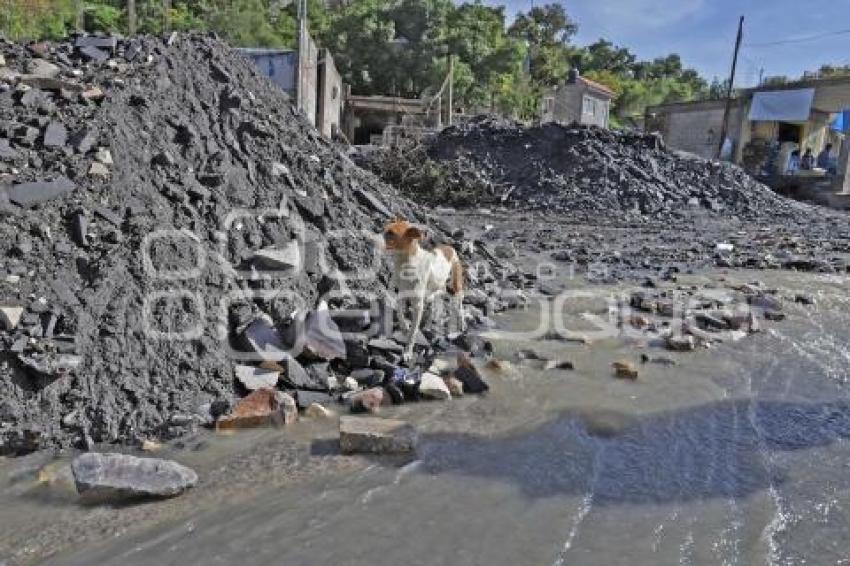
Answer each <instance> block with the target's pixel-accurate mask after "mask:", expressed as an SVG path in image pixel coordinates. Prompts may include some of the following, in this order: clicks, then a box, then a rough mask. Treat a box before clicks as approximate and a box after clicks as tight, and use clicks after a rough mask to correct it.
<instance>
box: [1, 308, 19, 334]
mask: <svg viewBox="0 0 850 566" xmlns="http://www.w3.org/2000/svg"><path fill="white" fill-rule="evenodd" d="M23 314H24V309H23V307H0V320H2V322H3V328H4V329H5V330H12V329H13V328H16V327H17V326H18V323H19V322H20V321H21V315H23Z"/></svg>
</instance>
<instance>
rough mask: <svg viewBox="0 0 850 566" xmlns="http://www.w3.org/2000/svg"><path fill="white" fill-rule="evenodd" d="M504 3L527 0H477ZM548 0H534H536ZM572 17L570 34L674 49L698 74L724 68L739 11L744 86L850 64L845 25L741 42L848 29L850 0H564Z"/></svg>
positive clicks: (514, 7)
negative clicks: (762, 75)
mask: <svg viewBox="0 0 850 566" xmlns="http://www.w3.org/2000/svg"><path fill="white" fill-rule="evenodd" d="M484 1H485V3H487V4H491V5H500V4H504V5H505V6H507V10H506V12H507V13H508V16H509V18H510V17H512V15H513V14H514V13H516V12H517V11H526V10H528V9H529V7H530V6H531V2H530V0H524V1H518V0H504V1H498V0H484ZM546 1H547V0H536V3H537V5H540V4H544V3H546ZM562 3H563V4H564V6H565V7H566V9H567V13H569V14H570V15H572V17H573V19H575V20H576V21H577V22H578V24H579V33H578V35H577V37H576V39H575V41H576V42H577V43H579V44H587V43H591V42H593V41H595V40H596V39H598V38H599V37H605V38H606V39H609V40H611V41H613V42H614V43H616V44H618V45H623V46H626V47H629V48H630V49H631V50H632V51H633V52H634V53H636V54H637V55H638V56H639V57H640V58H644V59H651V58H653V57H657V56H659V55H666V54H668V53H671V52H675V53H679V54H680V55H681V56H682V59H683V61H684V63H685V65H687V66H691V67H694V68H696V69H697V70H699V71H700V73H702V74H703V75H704V76H705V77H707V78H708V79H711V78H712V77H714V76H719V77H725V76H727V75H728V73H729V65H730V63H731V59H732V47H733V44H734V41H735V31H736V26H737V24H738V17H739V16H741V15H743V16H744V17H745V21H744V48H743V49H742V51H741V57H740V59H739V73H738V78H737V80H736V81H735V82H736V84H740V85H741V86H750V85H752V84H754V83H756V82H757V81H758V76H759V70H760V69H762V68H764V73H765V76H771V75H788V76H791V77H796V76H799V75H801V74H802V73H803V71H805V70H809V69H812V70H813V69H817V68H818V67H820V65H821V64H824V63H830V64H850V33H845V34H843V35H834V36H831V37H824V38H820V39H817V40H812V41H806V42H800V43H791V44H786V45H776V46H769V47H756V46H752V47H750V46H748V45H747V44H748V43H749V44H757V43H766V42H774V41H784V40H789V39H798V38H803V37H810V36H812V35H818V34H825V33H829V32H834V31H838V30H850V0H832V1H829V2H826V1H823V0H567V1H565V2H562Z"/></svg>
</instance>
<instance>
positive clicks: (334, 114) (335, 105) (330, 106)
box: [316, 49, 342, 138]
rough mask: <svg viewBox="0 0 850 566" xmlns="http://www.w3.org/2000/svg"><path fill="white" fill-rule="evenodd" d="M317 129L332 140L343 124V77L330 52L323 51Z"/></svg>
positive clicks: (320, 64) (320, 68)
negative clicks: (334, 133)
mask: <svg viewBox="0 0 850 566" xmlns="http://www.w3.org/2000/svg"><path fill="white" fill-rule="evenodd" d="M317 99H318V100H317V104H318V108H317V116H316V127H317V128H318V130H319V131H320V132H321V133H322V135H323V136H325V137H326V138H330V137H331V135H332V134H333V132H334V130H335V129H338V128H339V127H340V125H341V123H342V77H341V76H340V74H339V72H338V71H337V69H336V65H335V64H334V59H333V57H332V56H331V53H330V51H328V50H327V49H323V50H322V54H321V60H320V62H319V93H318V97H317Z"/></svg>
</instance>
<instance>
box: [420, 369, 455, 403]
mask: <svg viewBox="0 0 850 566" xmlns="http://www.w3.org/2000/svg"><path fill="white" fill-rule="evenodd" d="M419 394H420V395H422V396H423V397H427V398H429V399H440V400H443V399H451V398H452V394H451V392H450V391H449V388H448V386H446V382H445V381H443V378H442V377H440V376H439V375H434V374H433V373H431V372H425V373H423V374H422V382H421V383H420V384H419Z"/></svg>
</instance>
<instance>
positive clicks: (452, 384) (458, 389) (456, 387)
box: [443, 376, 463, 397]
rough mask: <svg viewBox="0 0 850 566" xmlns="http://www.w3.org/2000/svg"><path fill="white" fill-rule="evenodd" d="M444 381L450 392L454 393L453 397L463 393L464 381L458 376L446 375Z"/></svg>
mask: <svg viewBox="0 0 850 566" xmlns="http://www.w3.org/2000/svg"><path fill="white" fill-rule="evenodd" d="M443 381H444V382H445V383H446V387H448V388H449V393H451V394H452V397H461V396H462V395H463V382H462V381H461V380H459V379H458V378H456V377H453V376H448V377H444V378H443Z"/></svg>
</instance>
